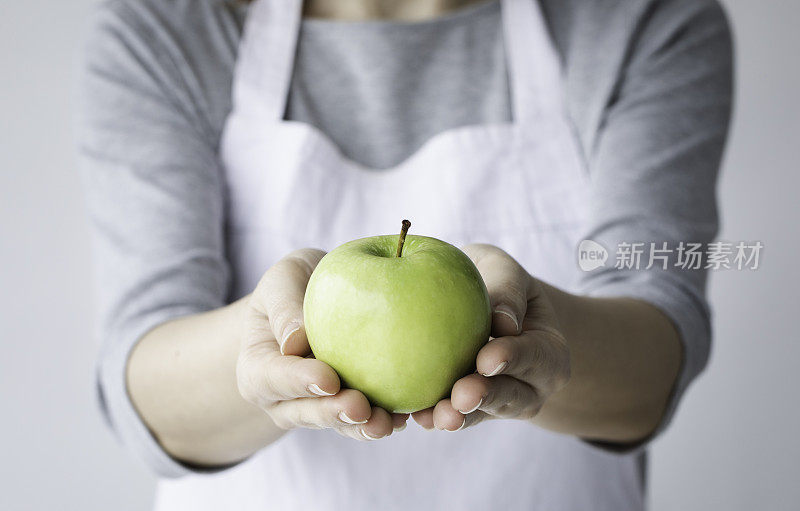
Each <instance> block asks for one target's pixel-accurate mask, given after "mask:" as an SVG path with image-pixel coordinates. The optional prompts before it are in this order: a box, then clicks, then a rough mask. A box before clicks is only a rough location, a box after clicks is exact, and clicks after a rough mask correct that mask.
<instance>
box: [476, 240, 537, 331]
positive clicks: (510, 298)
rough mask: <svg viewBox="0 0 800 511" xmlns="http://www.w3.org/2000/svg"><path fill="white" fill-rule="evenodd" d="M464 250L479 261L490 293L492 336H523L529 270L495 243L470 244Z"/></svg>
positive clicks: (477, 262)
mask: <svg viewBox="0 0 800 511" xmlns="http://www.w3.org/2000/svg"><path fill="white" fill-rule="evenodd" d="M464 252H466V254H467V255H468V256H469V257H470V259H472V260H473V262H474V263H475V266H476V267H477V268H478V271H479V272H480V274H481V276H482V277H483V281H484V282H485V283H486V289H487V291H488V292H489V302H490V304H491V307H492V337H503V336H507V335H519V334H520V333H521V332H522V320H523V319H524V318H525V313H526V311H527V309H528V283H529V281H530V276H529V275H528V272H527V271H525V269H524V268H523V267H522V266H520V264H519V263H518V262H517V261H516V260H515V259H514V258H513V257H511V256H510V255H508V254H507V253H506V252H504V251H503V250H501V249H499V248H497V247H495V246H493V245H469V246H467V247H465V248H464Z"/></svg>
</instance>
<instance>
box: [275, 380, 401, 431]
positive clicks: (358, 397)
mask: <svg viewBox="0 0 800 511" xmlns="http://www.w3.org/2000/svg"><path fill="white" fill-rule="evenodd" d="M267 412H268V413H269V415H270V417H271V418H272V420H273V422H275V424H276V425H277V426H278V427H280V428H283V429H291V428H295V427H300V428H310V429H321V428H337V429H340V428H347V427H348V426H355V425H359V426H360V425H364V424H366V423H367V421H368V420H369V418H370V416H371V415H372V408H371V407H370V404H369V401H368V400H367V398H366V397H365V396H364V394H362V393H361V392H359V391H357V390H353V389H344V390H342V391H341V392H339V393H338V394H336V395H335V396H329V397H321V398H301V399H290V400H287V401H278V402H276V403H273V404H272V405H271V406H270V407H268V409H267ZM389 429H391V426H389Z"/></svg>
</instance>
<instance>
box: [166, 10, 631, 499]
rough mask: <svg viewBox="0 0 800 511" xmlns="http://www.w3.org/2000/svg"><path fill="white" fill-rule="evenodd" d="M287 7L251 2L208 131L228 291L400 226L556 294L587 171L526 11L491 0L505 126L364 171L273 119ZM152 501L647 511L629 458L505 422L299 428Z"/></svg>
mask: <svg viewBox="0 0 800 511" xmlns="http://www.w3.org/2000/svg"><path fill="white" fill-rule="evenodd" d="M301 10H302V1H301V0H258V1H257V2H255V3H254V4H253V5H252V7H251V8H250V12H249V14H248V19H247V23H246V27H245V32H244V38H243V40H242V43H241V47H240V53H239V60H238V62H237V67H236V72H235V76H234V107H233V111H232V113H231V114H230V116H229V118H228V119H227V122H226V126H225V130H224V133H223V138H222V145H221V157H222V162H223V164H224V168H225V173H226V182H227V185H228V194H229V210H228V219H227V220H228V235H229V239H228V243H229V244H228V249H229V253H228V257H229V260H230V263H231V268H232V279H233V297H234V298H236V297H239V296H242V295H244V294H247V293H249V292H250V291H252V289H253V288H254V287H255V285H256V284H257V283H258V280H259V278H260V277H261V275H262V274H263V273H264V272H265V271H266V270H267V269H268V268H269V267H270V266H271V265H272V264H274V263H275V262H276V261H277V260H278V259H280V258H281V257H283V256H284V255H286V254H287V253H289V252H290V251H292V250H295V249H297V248H302V247H318V248H322V249H324V250H331V249H333V248H335V247H336V246H338V245H340V244H341V243H344V242H346V241H349V240H352V239H355V238H360V237H364V236H373V235H377V234H393V233H395V232H396V231H397V230H398V227H399V225H400V221H401V220H402V219H403V218H409V219H410V220H411V221H412V223H413V233H415V234H421V235H426V236H433V237H436V238H440V239H442V240H445V241H447V242H449V243H452V244H454V245H456V246H462V245H464V244H467V243H472V242H482V243H491V244H494V245H497V246H499V247H501V248H503V249H504V250H506V251H507V252H508V253H509V254H511V255H512V256H513V257H514V258H516V259H517V260H518V261H519V262H520V263H521V264H522V265H523V266H524V267H525V268H526V269H527V270H528V271H529V272H530V273H532V274H533V275H535V276H537V277H538V278H541V279H542V280H545V281H548V282H550V283H552V284H554V285H556V286H559V287H561V288H564V289H568V290H569V289H574V286H575V283H576V281H577V277H578V269H577V265H576V264H575V257H574V254H575V250H576V247H577V244H578V241H579V240H580V234H581V230H582V229H583V228H584V226H585V221H586V214H587V209H588V208H587V206H588V196H589V188H588V187H589V180H588V174H587V170H586V167H585V165H584V162H583V160H582V157H581V150H580V147H579V144H578V141H577V138H576V137H575V136H574V133H573V129H572V126H571V124H570V121H569V119H568V118H567V116H566V113H565V112H566V109H565V106H564V101H563V97H562V94H563V92H562V90H563V89H562V85H561V68H560V61H559V58H558V55H557V53H556V50H555V47H554V45H553V43H552V41H551V40H550V38H549V35H548V32H547V27H546V25H545V22H544V18H543V15H542V13H541V10H540V7H539V4H538V3H537V2H536V1H534V0H503V1H502V18H503V28H504V34H505V44H506V55H507V64H508V70H509V71H508V72H509V83H510V86H511V94H512V107H513V120H512V121H511V122H509V123H505V124H494V125H475V126H466V127H461V128H457V129H451V130H447V131H445V132H442V133H440V134H439V135H437V136H435V137H433V138H432V139H430V140H429V141H428V142H427V143H425V144H424V145H423V146H422V148H421V149H420V150H419V151H418V152H417V153H415V154H414V155H412V156H411V157H409V158H408V159H407V160H405V161H403V162H402V163H400V164H399V165H396V166H395V167H392V168H389V169H381V170H378V169H370V168H366V167H364V166H362V165H359V164H358V163H356V162H354V161H351V160H349V159H348V158H346V157H345V156H343V155H342V154H341V153H340V151H339V150H338V149H337V147H336V146H335V145H334V144H333V143H332V142H331V141H330V139H328V138H327V137H326V136H325V135H324V134H323V133H321V132H320V131H319V130H318V129H316V128H315V127H313V126H311V125H308V124H305V123H300V122H293V121H287V120H284V119H283V115H284V111H285V107H286V99H287V95H288V92H289V87H290V83H291V77H292V69H293V64H294V55H295V45H296V40H297V35H298V31H299V26H300V22H301ZM157 509H158V510H163V511H174V510H193V511H196V510H227V509H235V510H259V511H262V510H273V509H274V510H281V511H286V510H293V509H298V510H328V509H331V510H340V509H341V510H344V509H347V510H365V511H367V510H368V511H374V510H393V509H398V510H399V509H484V510H485V509H503V510H516V509H520V510H523V509H525V510H529V509H531V510H532V509H540V510H548V511H550V510H557V511H558V510H588V509H591V510H594V511H602V510H608V511H626V510H640V509H643V489H642V484H641V480H640V471H639V464H638V459H637V457H635V456H618V455H612V454H608V453H606V452H603V451H600V450H598V449H595V448H593V447H591V446H588V445H587V444H585V443H583V442H581V441H579V440H578V439H575V438H573V437H569V436H564V435H558V434H555V433H551V432H548V431H545V430H543V429H540V428H537V427H535V426H533V425H530V424H527V423H522V422H518V421H490V422H486V423H483V424H480V425H478V426H476V427H474V428H470V429H467V430H465V431H461V432H456V433H449V432H440V431H425V430H423V429H422V428H420V427H419V426H417V425H416V424H415V423H413V421H409V427H408V429H406V430H405V431H403V432H400V433H397V434H395V435H393V436H392V437H390V438H388V439H385V440H380V441H376V442H368V443H361V442H356V441H353V440H350V439H346V438H343V437H340V436H339V435H337V434H336V433H334V432H331V431H310V430H296V431H292V432H290V433H288V434H287V435H285V436H284V437H283V438H282V439H281V440H279V441H278V442H276V443H275V444H273V445H271V446H269V447H267V448H266V449H264V450H262V451H261V452H259V453H258V454H256V455H254V456H253V457H252V458H250V459H249V460H247V461H246V462H244V463H242V464H240V465H238V466H236V467H234V468H232V469H229V470H226V471H224V472H220V473H217V474H210V475H193V476H188V477H185V478H183V479H180V480H172V481H161V482H160V483H159V491H158V496H157Z"/></svg>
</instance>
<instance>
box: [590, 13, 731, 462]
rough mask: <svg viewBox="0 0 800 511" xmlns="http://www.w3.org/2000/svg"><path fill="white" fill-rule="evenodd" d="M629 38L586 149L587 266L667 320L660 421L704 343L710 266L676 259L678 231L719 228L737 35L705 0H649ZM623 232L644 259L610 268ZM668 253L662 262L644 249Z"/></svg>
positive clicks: (601, 286) (603, 287)
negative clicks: (671, 363)
mask: <svg viewBox="0 0 800 511" xmlns="http://www.w3.org/2000/svg"><path fill="white" fill-rule="evenodd" d="M654 5H655V7H654V8H653V10H652V11H651V12H650V13H648V17H647V21H646V23H644V25H643V28H642V30H641V31H640V34H639V36H638V38H637V39H636V40H635V41H634V44H633V46H632V48H633V50H632V51H631V54H630V57H629V59H628V62H627V65H626V67H625V69H624V70H623V73H622V78H621V81H620V83H619V84H618V87H617V90H616V94H615V95H614V97H613V101H612V102H611V104H610V105H609V107H608V108H607V111H606V114H605V118H604V122H603V125H602V127H601V130H600V132H599V134H598V138H597V142H596V144H595V147H594V148H593V150H592V151H591V154H590V155H589V158H588V159H589V166H590V174H591V179H592V193H593V195H592V199H591V215H592V216H591V218H592V225H591V228H590V230H589V232H587V233H586V237H585V239H590V240H593V241H596V242H598V243H600V244H601V245H602V246H603V247H605V248H606V250H608V252H609V260H608V261H607V263H606V265H605V267H603V268H601V269H598V270H595V271H592V272H587V273H585V274H583V278H582V282H581V289H582V291H583V292H584V293H586V294H590V295H594V296H609V297H610V296H617V297H621V296H625V297H632V298H638V299H641V300H643V301H646V302H649V303H650V304H652V305H654V306H656V307H658V308H659V309H660V310H661V311H662V312H663V313H664V314H666V315H667V317H669V318H670V319H671V320H672V322H673V323H674V325H675V327H676V329H677V331H678V333H679V335H680V339H681V341H682V343H683V360H682V364H681V368H680V373H679V376H678V379H677V382H676V384H675V386H674V388H673V391H672V394H671V397H670V400H669V403H668V406H667V409H666V412H665V414H664V416H663V419H662V421H661V424H660V425H659V427H658V428H657V430H656V432H655V433H654V434H653V435H652V436H651V437H650V438H647V439H645V440H643V441H642V442H639V443H637V444H634V445H609V444H600V443H596V444H597V445H600V446H602V447H604V448H606V449H611V450H618V451H622V452H630V451H632V450H636V449H638V448H640V447H642V446H643V445H645V444H646V443H647V442H648V441H649V440H650V439H651V438H653V437H654V436H655V435H657V434H658V433H659V432H660V431H662V430H663V429H664V428H665V427H666V425H667V424H668V423H669V421H670V420H671V418H672V416H673V414H674V412H675V408H676V406H677V405H678V402H679V400H680V398H681V396H682V395H683V393H684V392H685V391H686V389H687V387H688V386H689V384H690V383H691V382H692V380H693V379H694V378H695V377H696V376H697V375H698V374H699V373H700V372H701V371H702V370H703V368H704V367H705V365H706V362H707V360H708V355H709V349H710V343H711V322H710V312H709V307H708V304H707V303H706V295H705V287H706V270H704V269H702V268H701V269H696V270H690V269H683V268H681V267H680V266H677V265H676V264H677V263H678V262H679V261H678V251H677V249H678V247H679V244H680V243H681V242H684V244H686V243H703V244H707V243H709V242H711V241H712V240H713V239H714V237H715V236H716V233H717V229H718V217H717V206H716V193H715V189H716V180H717V173H718V169H719V166H720V160H721V156H722V152H723V148H724V145H725V140H726V137H727V132H728V124H729V118H730V112H731V102H732V81H733V79H732V68H733V64H732V61H733V56H732V44H731V34H730V29H729V26H728V22H727V19H726V17H725V14H724V12H723V11H722V9H721V7H720V6H719V5H718V3H717V2H716V1H712V0H702V1H698V0H685V1H684V0H677V1H666V2H654ZM621 243H628V244H633V243H642V244H643V245H642V246H640V248H642V249H643V253H642V254H641V265H640V266H639V269H636V268H635V267H634V268H632V269H616V268H615V263H616V261H615V253H616V254H619V253H620V252H618V249H619V246H620V244H621ZM663 243H666V244H667V248H668V249H671V250H673V252H672V253H671V254H670V253H666V254H665V253H655V252H654V253H653V255H654V256H661V255H666V256H667V263H666V266H667V268H666V269H663V262H662V261H661V260H660V259H654V265H653V266H652V267H651V268H650V269H645V268H646V267H647V266H648V265H649V264H650V255H651V249H652V248H653V245H651V244H655V248H656V249H662V248H663Z"/></svg>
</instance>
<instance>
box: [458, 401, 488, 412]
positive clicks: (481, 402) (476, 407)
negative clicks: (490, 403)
mask: <svg viewBox="0 0 800 511" xmlns="http://www.w3.org/2000/svg"><path fill="white" fill-rule="evenodd" d="M482 404H483V398H481V400H480V401H478V404H477V405H475V408H473V409H472V410H467V411H465V412H461V410H459V411H460V412H461V413H463V414H464V415H466V414H468V413H472V412H474V411H475V410H477V409H478V408H480V407H481V405H482Z"/></svg>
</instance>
